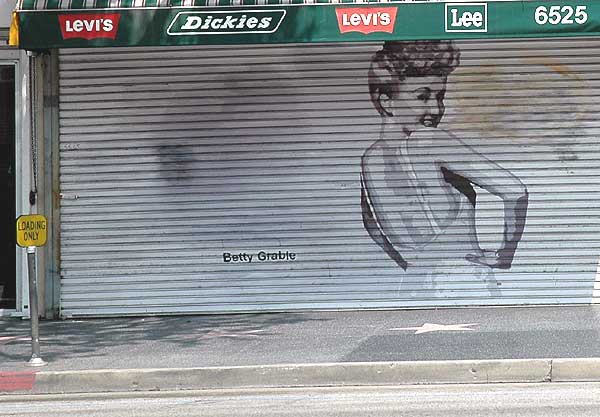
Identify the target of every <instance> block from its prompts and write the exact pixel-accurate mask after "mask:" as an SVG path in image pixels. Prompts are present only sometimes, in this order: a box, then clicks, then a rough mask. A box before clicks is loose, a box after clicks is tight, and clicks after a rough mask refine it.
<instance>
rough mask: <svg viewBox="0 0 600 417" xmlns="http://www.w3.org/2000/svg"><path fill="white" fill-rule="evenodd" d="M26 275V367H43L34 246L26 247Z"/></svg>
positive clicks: (44, 363)
mask: <svg viewBox="0 0 600 417" xmlns="http://www.w3.org/2000/svg"><path fill="white" fill-rule="evenodd" d="M27 273H28V275H29V314H30V315H31V320H30V323H31V359H30V360H29V362H27V365H28V366H44V365H47V364H48V363H47V362H45V361H44V360H43V359H42V358H41V356H40V323H39V315H38V295H37V274H36V268H35V246H28V247H27Z"/></svg>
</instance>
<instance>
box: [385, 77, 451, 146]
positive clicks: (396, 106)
mask: <svg viewBox="0 0 600 417" xmlns="http://www.w3.org/2000/svg"><path fill="white" fill-rule="evenodd" d="M445 93H446V77H445V76H438V75H429V76H423V77H406V79H405V80H404V81H402V82H400V83H399V84H398V85H397V89H396V91H395V95H394V96H395V97H394V98H393V100H392V103H391V104H392V108H391V113H392V114H393V118H394V122H395V124H396V125H399V126H401V127H402V129H403V130H404V132H405V133H406V134H407V135H410V134H411V133H412V132H414V131H415V130H417V129H419V128H420V127H422V126H425V127H437V126H438V124H439V123H440V120H441V119H442V116H443V115H444V111H445V107H444V94H445Z"/></svg>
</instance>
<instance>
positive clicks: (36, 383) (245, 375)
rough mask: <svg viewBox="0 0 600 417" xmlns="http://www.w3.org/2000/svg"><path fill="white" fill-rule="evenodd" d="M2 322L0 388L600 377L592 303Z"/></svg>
mask: <svg viewBox="0 0 600 417" xmlns="http://www.w3.org/2000/svg"><path fill="white" fill-rule="evenodd" d="M28 333H29V323H28V322H27V321H22V320H18V319H0V393H15V392H23V393H50V392H99V391H127V390H150V389H155V390H156V389H159V390H166V389H209V388H240V387H263V386H306V385H371V384H398V383H452V382H459V383H462V382H530V381H531V382H541V381H551V380H552V381H556V380H600V360H596V359H593V358H600V306H582V307H531V308H465V309H438V310H404V311H355V312H308V313H271V314H237V315H215V316H169V317H146V318H114V319H86V320H65V321H44V322H42V323H41V336H42V357H43V359H45V360H46V361H48V362H49V365H48V366H46V367H43V368H37V369H32V368H28V367H27V366H25V363H26V362H27V360H28V359H29V356H30V342H29V340H28V337H27V336H28Z"/></svg>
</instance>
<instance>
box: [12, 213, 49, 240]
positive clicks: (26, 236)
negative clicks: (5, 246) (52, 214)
mask: <svg viewBox="0 0 600 417" xmlns="http://www.w3.org/2000/svg"><path fill="white" fill-rule="evenodd" d="M47 237H48V221H47V220H46V217H44V216H42V215H41V214H29V215H25V216H20V217H19V218H18V219H17V245H19V246H21V247H22V248H25V247H28V246H44V245H45V244H46V240H47Z"/></svg>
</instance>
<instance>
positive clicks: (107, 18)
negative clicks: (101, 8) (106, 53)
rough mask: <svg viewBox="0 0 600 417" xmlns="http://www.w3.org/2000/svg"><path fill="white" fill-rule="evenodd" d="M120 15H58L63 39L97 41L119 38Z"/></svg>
mask: <svg viewBox="0 0 600 417" xmlns="http://www.w3.org/2000/svg"><path fill="white" fill-rule="evenodd" d="M120 18H121V15H120V14H119V13H102V14H89V13H81V14H61V15H58V21H59V22H60V30H61V32H62V37H63V39H71V38H83V39H88V40H89V39H96V38H108V39H113V40H114V39H115V38H116V37H117V29H118V27H119V19H120Z"/></svg>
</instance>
